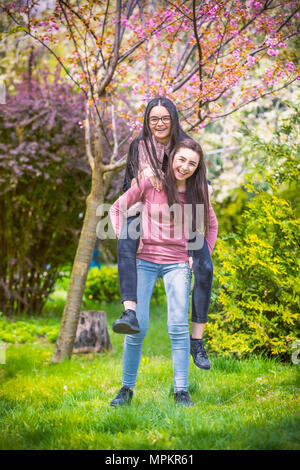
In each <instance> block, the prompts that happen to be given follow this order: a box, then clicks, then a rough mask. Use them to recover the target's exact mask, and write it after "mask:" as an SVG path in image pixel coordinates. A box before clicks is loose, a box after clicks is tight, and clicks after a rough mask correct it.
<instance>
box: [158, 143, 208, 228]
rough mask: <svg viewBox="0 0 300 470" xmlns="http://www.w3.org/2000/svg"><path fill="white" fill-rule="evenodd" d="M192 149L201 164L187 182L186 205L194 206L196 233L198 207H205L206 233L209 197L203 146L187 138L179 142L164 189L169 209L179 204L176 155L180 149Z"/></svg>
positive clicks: (193, 219)
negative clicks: (175, 170) (175, 169)
mask: <svg viewBox="0 0 300 470" xmlns="http://www.w3.org/2000/svg"><path fill="white" fill-rule="evenodd" d="M183 148H186V149H190V150H193V151H194V152H196V153H197V154H198V155H199V163H198V166H197V168H196V170H195V172H194V173H193V174H192V176H190V178H188V179H187V180H186V203H187V204H191V205H192V230H193V232H195V231H196V205H197V204H203V205H204V231H205V233H206V232H207V231H208V230H209V197H208V189H207V180H206V167H205V163H204V157H203V152H202V148H201V145H200V144H198V142H196V141H195V140H193V139H191V138H187V139H184V140H182V141H181V142H178V143H177V144H176V145H175V147H174V149H173V151H172V152H171V154H170V158H169V163H168V170H167V173H166V176H165V178H164V188H165V191H166V194H167V198H168V204H169V207H171V206H172V205H173V204H175V203H178V202H179V198H178V189H177V184H176V178H175V175H174V170H173V161H174V156H175V154H176V153H177V152H178V151H179V150H180V149H183Z"/></svg>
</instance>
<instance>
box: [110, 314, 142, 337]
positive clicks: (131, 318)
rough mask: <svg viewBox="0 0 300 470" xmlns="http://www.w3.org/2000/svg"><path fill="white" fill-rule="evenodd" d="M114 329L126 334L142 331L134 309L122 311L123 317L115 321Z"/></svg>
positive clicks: (116, 331)
mask: <svg viewBox="0 0 300 470" xmlns="http://www.w3.org/2000/svg"><path fill="white" fill-rule="evenodd" d="M112 329H113V331H114V332H115V333H121V334H124V335H134V334H136V333H139V332H140V327H139V322H138V320H137V318H136V313H135V311H134V310H131V309H127V310H125V311H124V312H123V313H122V316H121V318H119V319H118V320H116V321H115V322H114V323H113V326H112Z"/></svg>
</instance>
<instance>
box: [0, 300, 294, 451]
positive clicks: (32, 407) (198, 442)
mask: <svg viewBox="0 0 300 470" xmlns="http://www.w3.org/2000/svg"><path fill="white" fill-rule="evenodd" d="M58 297H59V296H58ZM62 305H63V303H60V301H57V302H56V303H55V302H53V299H52V303H51V302H50V304H49V303H48V305H47V306H46V308H45V313H44V315H43V317H41V318H26V319H23V320H24V321H25V320H26V321H27V322H29V323H30V322H31V323H32V324H35V325H36V326H40V327H41V326H43V325H45V324H46V325H51V326H55V322H56V323H57V325H59V318H60V316H59V315H60V313H61V311H62V308H61V307H62ZM85 308H100V309H104V310H106V311H107V312H108V327H109V334H110V338H111V341H112V344H113V348H114V350H113V351H111V352H106V353H103V354H95V355H92V354H87V355H84V354H80V355H77V354H76V355H73V357H72V359H71V361H68V360H66V361H64V362H62V363H60V364H56V365H51V358H52V354H53V351H54V344H53V343H50V342H48V341H47V338H45V337H38V336H37V337H36V339H35V342H33V343H24V344H20V343H17V344H8V345H7V349H6V363H5V364H2V365H1V364H0V448H1V449H115V450H117V449H123V450H125V449H126V450H132V449H148V450H151V449H164V450H166V449H170V450H174V449H176V450H180V449H183V450H191V449H299V448H300V435H299V429H300V416H299V389H300V379H299V375H300V374H299V366H296V365H294V364H292V363H285V364H284V363H280V362H279V361H276V360H270V359H267V358H263V357H253V358H251V359H248V360H238V359H235V358H231V357H212V356H210V359H211V363H212V368H211V370H209V371H204V370H200V369H198V368H196V367H195V366H194V364H193V363H192V360H191V363H190V376H189V392H190V394H191V397H192V399H193V401H194V402H195V406H194V407H192V408H178V407H176V406H175V404H174V401H173V395H172V390H173V374H172V363H171V346H170V340H169V336H168V333H167V326H166V308H165V306H161V307H160V306H157V305H156V306H153V308H152V311H151V317H150V329H149V332H148V334H147V337H146V339H145V343H144V347H143V355H142V360H141V365H140V370H139V375H138V381H137V386H136V390H135V393H134V398H133V401H132V404H131V406H129V407H128V406H126V407H121V408H116V409H115V408H111V407H110V406H109V402H110V400H111V399H112V398H113V397H114V396H115V394H116V392H117V391H118V389H119V388H120V386H121V374H122V344H123V339H124V337H123V336H122V335H115V334H114V333H112V331H111V324H112V322H113V321H114V320H115V319H116V318H117V317H118V316H119V314H120V310H121V309H120V304H111V305H102V306H97V305H95V304H92V303H91V304H86V307H85ZM50 319H51V321H50ZM47 322H48V323H47Z"/></svg>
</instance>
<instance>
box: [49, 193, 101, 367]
mask: <svg viewBox="0 0 300 470" xmlns="http://www.w3.org/2000/svg"><path fill="white" fill-rule="evenodd" d="M92 193H93V190H92V192H91V194H90V195H89V196H88V198H87V210H86V214H85V217H84V222H83V227H82V231H81V234H80V239H79V244H78V248H77V252H76V255H75V260H74V264H73V268H72V273H71V278H70V283H69V288H68V294H67V300H66V304H65V308H64V312H63V316H62V321H61V327H60V331H59V336H58V339H57V342H56V348H55V351H54V354H53V358H52V363H57V362H60V361H62V360H63V359H65V358H68V359H70V358H71V356H72V350H73V345H74V340H75V335H76V330H77V325H78V320H79V315H80V309H81V303H82V297H83V293H84V288H85V283H86V278H87V275H88V271H89V267H90V263H91V259H92V255H93V250H94V246H95V242H96V226H97V216H96V209H97V207H98V205H99V204H101V203H103V198H102V197H98V198H95V197H93V195H92Z"/></svg>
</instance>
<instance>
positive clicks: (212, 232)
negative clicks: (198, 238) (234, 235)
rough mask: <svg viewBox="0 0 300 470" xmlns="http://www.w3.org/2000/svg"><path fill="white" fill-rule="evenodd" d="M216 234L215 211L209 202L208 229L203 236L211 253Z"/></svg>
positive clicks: (216, 221)
mask: <svg viewBox="0 0 300 470" xmlns="http://www.w3.org/2000/svg"><path fill="white" fill-rule="evenodd" d="M217 235H218V220H217V217H216V214H215V211H214V210H213V208H212V205H211V203H209V229H208V231H207V234H206V236H205V238H206V241H207V246H208V250H209V252H210V254H212V252H213V249H214V246H215V244H216V240H217Z"/></svg>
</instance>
